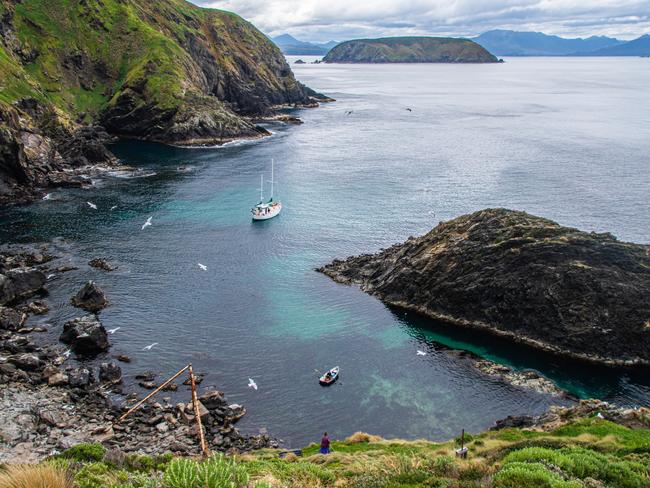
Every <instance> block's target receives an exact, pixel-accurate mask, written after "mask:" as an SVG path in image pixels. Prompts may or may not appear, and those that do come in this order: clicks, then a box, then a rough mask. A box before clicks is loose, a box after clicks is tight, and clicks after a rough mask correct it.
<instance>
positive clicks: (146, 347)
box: [142, 342, 158, 351]
mask: <svg viewBox="0 0 650 488" xmlns="http://www.w3.org/2000/svg"><path fill="white" fill-rule="evenodd" d="M156 345H158V343H157V342H154V343H153V344H149V345H148V346H145V347H143V348H142V350H143V351H151V348H152V347H153V346H156Z"/></svg>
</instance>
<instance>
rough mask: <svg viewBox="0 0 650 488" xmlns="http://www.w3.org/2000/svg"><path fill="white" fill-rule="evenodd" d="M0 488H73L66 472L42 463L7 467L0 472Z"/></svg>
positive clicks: (70, 478)
mask: <svg viewBox="0 0 650 488" xmlns="http://www.w3.org/2000/svg"><path fill="white" fill-rule="evenodd" d="M0 488H75V487H74V485H73V483H72V477H71V476H70V474H69V473H68V471H67V470H65V469H64V468H61V467H59V466H53V465H51V464H47V463H42V464H37V465H9V466H7V467H6V468H5V471H4V472H2V471H0Z"/></svg>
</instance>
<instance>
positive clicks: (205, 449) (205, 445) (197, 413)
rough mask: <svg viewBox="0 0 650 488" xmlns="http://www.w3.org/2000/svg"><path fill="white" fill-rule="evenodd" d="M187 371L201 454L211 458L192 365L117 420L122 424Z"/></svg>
mask: <svg viewBox="0 0 650 488" xmlns="http://www.w3.org/2000/svg"><path fill="white" fill-rule="evenodd" d="M186 371H187V372H188V375H189V380H190V388H191V389H192V407H193V408H194V419H195V420H196V428H197V431H198V434H199V441H200V443H201V452H202V454H203V456H205V457H209V456H210V449H209V448H208V443H207V442H206V440H205V434H204V432H203V424H202V422H201V411H200V409H199V400H198V398H197V395H196V378H195V376H194V370H193V369H192V364H191V363H190V364H188V365H187V366H185V367H184V368H183V369H181V370H180V371H178V372H177V373H176V374H175V375H173V376H172V377H171V378H169V379H168V380H167V381H165V382H164V383H162V384H161V385H160V386H159V387H158V388H156V389H155V390H154V391H152V392H151V393H149V394H148V395H147V396H146V397H144V398H143V399H142V400H140V401H139V402H138V403H136V404H135V405H134V406H133V407H131V408H130V409H129V410H128V411H127V412H126V413H125V414H124V415H122V416H121V417H120V418H119V419H117V423H118V424H119V423H120V422H122V421H123V420H124V419H125V418H127V417H128V416H129V415H131V414H132V413H133V412H135V411H136V410H137V409H139V408H140V407H141V406H142V405H143V404H144V403H145V402H146V401H147V400H149V399H150V398H153V397H154V395H156V394H157V393H159V392H160V391H161V390H162V389H164V388H165V387H166V386H167V385H169V384H170V383H171V382H172V381H174V380H175V379H176V378H178V377H179V376H180V375H182V374H183V373H185V372H186Z"/></svg>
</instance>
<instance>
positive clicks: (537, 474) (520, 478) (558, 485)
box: [492, 462, 582, 488]
mask: <svg viewBox="0 0 650 488" xmlns="http://www.w3.org/2000/svg"><path fill="white" fill-rule="evenodd" d="M492 486H493V487H494V488H581V487H582V483H580V482H578V481H565V480H564V479H563V478H562V477H561V476H560V475H559V474H557V473H553V472H552V471H549V470H548V469H547V468H546V467H545V466H544V465H543V464H540V463H521V462H512V463H510V464H507V465H505V466H504V467H503V469H501V471H499V472H498V473H497V474H496V475H494V478H493V479H492Z"/></svg>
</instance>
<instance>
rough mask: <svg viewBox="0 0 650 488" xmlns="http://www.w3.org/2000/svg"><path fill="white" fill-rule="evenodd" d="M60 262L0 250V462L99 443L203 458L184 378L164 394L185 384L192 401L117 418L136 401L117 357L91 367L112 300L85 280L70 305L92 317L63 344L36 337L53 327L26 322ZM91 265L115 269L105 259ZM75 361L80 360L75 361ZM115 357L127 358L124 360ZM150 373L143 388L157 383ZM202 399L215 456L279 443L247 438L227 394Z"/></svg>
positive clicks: (79, 321) (166, 401)
mask: <svg viewBox="0 0 650 488" xmlns="http://www.w3.org/2000/svg"><path fill="white" fill-rule="evenodd" d="M54 264H55V257H54V256H52V255H50V254H49V250H48V247H47V246H43V247H41V248H30V249H26V248H11V249H9V250H5V251H2V252H0V385H2V392H1V393H0V462H35V461H38V460H39V459H42V458H43V457H46V456H48V455H51V454H53V453H56V452H59V451H61V450H64V449H67V448H69V447H71V446H72V445H75V444H78V443H82V442H101V443H102V444H104V445H105V446H106V447H109V448H115V449H118V450H120V451H122V452H127V453H128V452H139V453H147V454H155V453H164V452H174V453H177V454H187V455H192V454H197V453H198V452H199V447H198V438H197V436H196V430H195V423H194V410H193V408H192V406H191V403H190V402H189V397H190V394H189V387H187V386H184V384H183V383H182V379H178V380H177V382H176V383H177V384H176V383H174V384H172V385H170V388H167V389H166V390H167V391H175V390H176V389H179V388H187V390H188V391H187V398H188V401H187V403H175V404H172V403H171V397H168V396H165V394H164V393H161V394H160V395H158V397H154V399H152V401H150V402H149V403H146V404H145V405H144V406H143V407H142V408H141V409H140V410H138V411H137V412H135V413H134V414H132V415H131V416H130V417H128V418H127V419H126V420H125V421H123V422H121V423H118V422H117V419H118V418H119V417H120V416H121V415H122V414H123V413H124V412H125V411H126V409H127V408H128V407H130V406H133V405H134V404H135V403H136V401H137V399H138V398H137V395H135V394H131V395H129V396H125V394H124V393H123V391H124V390H123V388H124V386H125V385H124V380H123V378H122V372H121V369H120V367H119V365H118V364H117V363H116V362H115V361H112V360H108V361H106V362H101V364H99V366H98V367H97V366H93V364H94V363H93V362H92V361H90V360H91V359H92V358H94V357H96V356H97V354H98V353H101V352H104V351H107V350H108V349H109V348H110V347H111V344H110V342H109V340H108V335H107V331H106V330H105V329H104V326H103V325H102V324H101V320H100V319H99V317H98V315H97V314H98V313H100V311H101V309H103V308H104V307H105V306H106V305H107V303H108V301H107V299H106V297H105V296H104V294H103V291H102V290H101V288H100V287H98V286H97V285H96V284H94V283H93V282H88V283H87V284H86V285H85V286H84V287H83V288H82V289H81V290H79V293H77V294H76V295H75V296H74V297H72V299H71V301H72V304H73V305H74V306H75V307H78V308H80V309H83V310H85V312H86V315H83V314H81V315H80V316H79V317H78V318H75V319H73V320H70V321H68V322H66V324H65V325H64V327H63V333H62V334H61V336H60V340H61V341H62V342H65V343H66V344H67V346H68V347H67V348H66V347H65V346H63V345H62V344H59V343H55V344H51V343H48V342H47V341H42V340H38V339H37V337H36V336H37V335H38V334H39V333H42V332H46V331H47V330H48V328H49V326H47V325H43V326H37V327H28V326H26V324H27V321H28V319H29V317H30V316H32V315H35V314H41V315H43V314H47V312H48V309H47V305H46V303H45V302H44V301H43V300H42V298H43V297H44V296H45V295H46V293H47V291H46V288H47V277H48V276H50V275H52V274H55V273H61V272H67V271H68V270H69V269H70V268H71V267H69V266H58V267H56V266H54ZM89 264H90V265H91V266H93V267H98V268H99V269H104V270H109V269H112V267H111V266H110V264H109V263H106V262H105V261H103V260H100V259H96V260H92V261H91V262H90V263H89ZM44 342H45V343H44ZM71 356H72V357H75V358H76V362H75V363H74V364H73V362H72V361H71ZM118 360H122V361H128V360H129V358H127V357H124V356H118ZM153 376H154V375H151V376H150V377H149V378H148V379H149V380H150V381H149V382H147V383H146V384H145V385H144V387H145V388H154V387H156V386H157V385H156V384H155V383H153V381H151V380H153ZM171 386H173V388H171ZM199 402H200V403H199V407H200V412H201V419H202V421H203V425H204V428H205V431H206V437H207V439H208V442H209V446H210V448H211V449H212V450H215V451H237V452H244V451H249V450H252V449H258V448H262V447H273V446H277V441H275V440H274V439H272V438H270V437H269V436H268V435H266V434H264V435H258V436H246V435H243V434H241V433H240V432H239V431H238V429H237V428H236V427H234V424H236V422H237V421H238V420H239V419H241V418H242V417H243V416H244V415H245V414H246V409H245V408H244V407H243V406H241V405H237V404H229V402H228V401H227V399H226V398H225V396H224V394H223V393H222V392H219V391H216V390H211V391H204V392H200V394H199Z"/></svg>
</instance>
